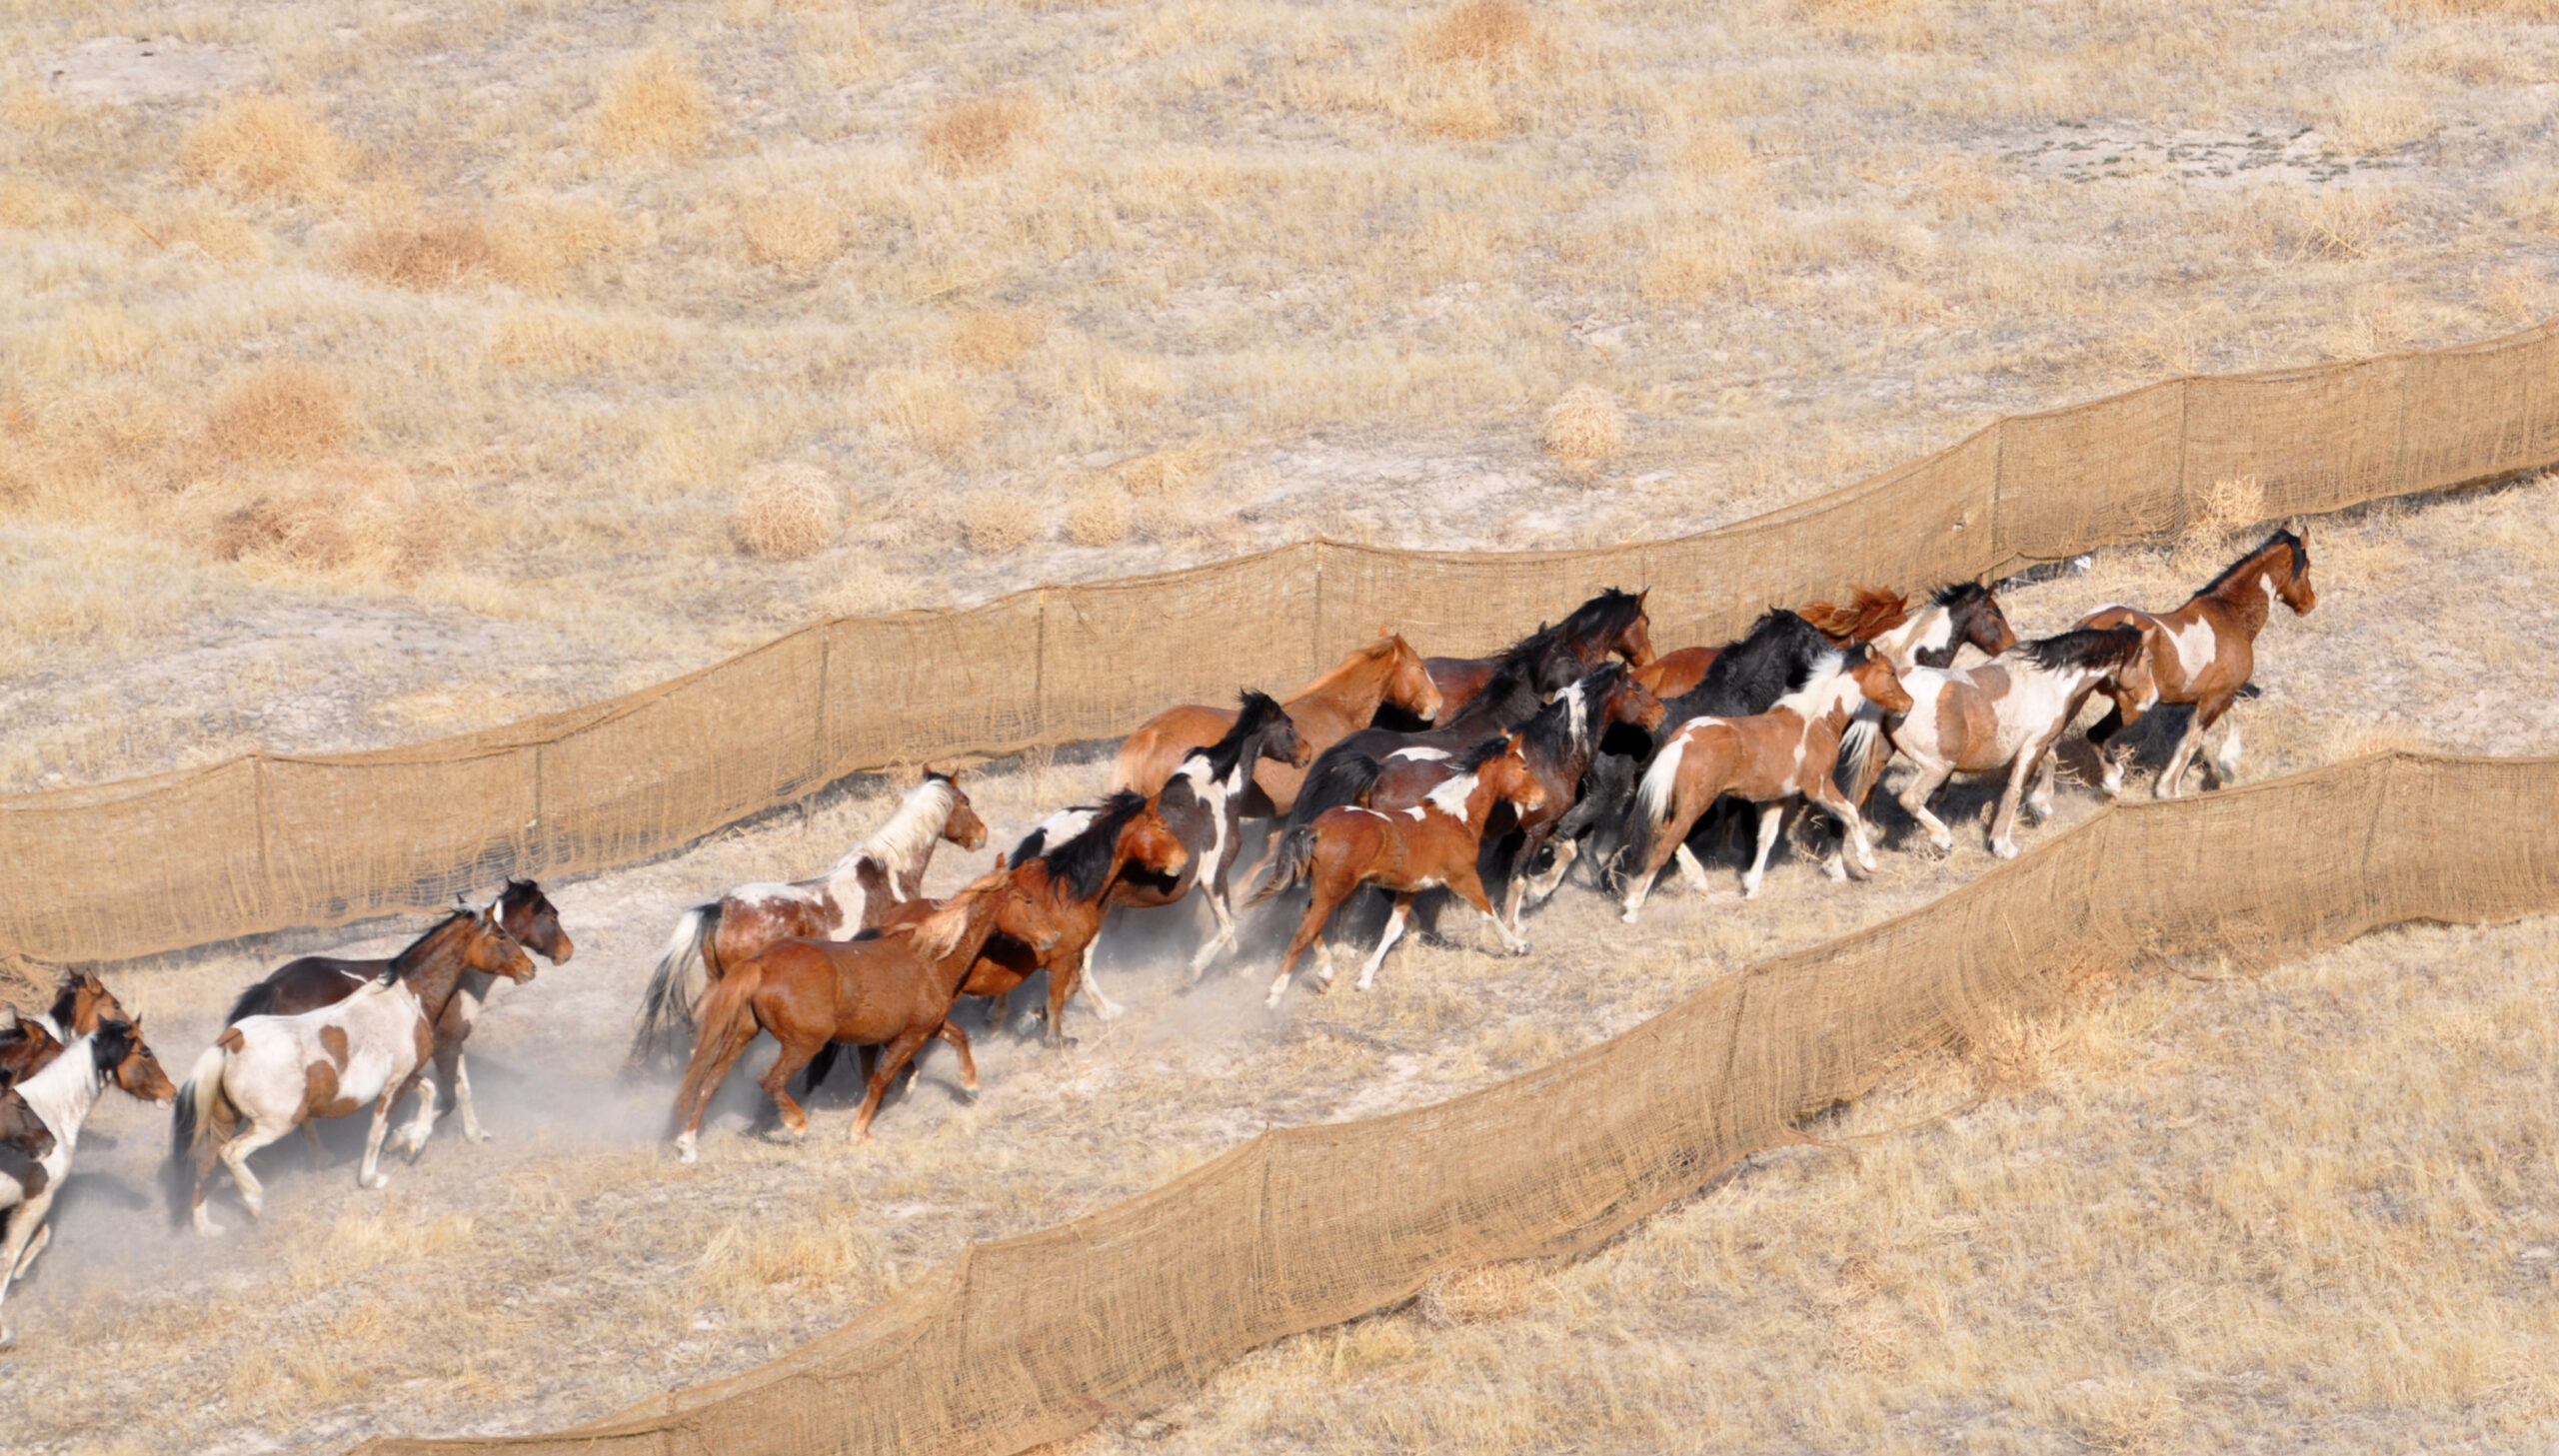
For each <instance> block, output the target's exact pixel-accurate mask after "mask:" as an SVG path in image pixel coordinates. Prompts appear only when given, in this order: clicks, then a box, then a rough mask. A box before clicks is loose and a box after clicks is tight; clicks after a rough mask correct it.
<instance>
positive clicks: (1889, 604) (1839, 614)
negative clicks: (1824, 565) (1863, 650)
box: [1796, 587, 1910, 645]
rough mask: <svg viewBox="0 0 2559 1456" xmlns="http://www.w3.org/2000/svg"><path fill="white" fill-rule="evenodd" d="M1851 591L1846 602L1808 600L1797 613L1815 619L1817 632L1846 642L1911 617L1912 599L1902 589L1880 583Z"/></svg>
mask: <svg viewBox="0 0 2559 1456" xmlns="http://www.w3.org/2000/svg"><path fill="white" fill-rule="evenodd" d="M1848 592H1849V596H1848V602H1847V605H1845V606H1839V605H1836V604H1833V603H1829V602H1807V603H1805V604H1804V605H1803V609H1802V610H1801V611H1800V612H1798V613H1797V614H1796V615H1797V616H1799V617H1801V618H1803V619H1804V620H1805V621H1806V622H1809V623H1811V624H1812V627H1813V630H1814V631H1815V632H1818V633H1820V634H1821V635H1822V636H1823V637H1826V638H1828V639H1830V640H1831V641H1832V642H1834V643H1839V644H1842V645H1845V644H1848V643H1852V642H1863V641H1865V640H1866V639H1868V638H1871V637H1873V636H1874V635H1875V634H1877V633H1881V632H1890V631H1891V630H1893V629H1894V628H1896V627H1899V626H1901V624H1903V623H1904V622H1907V621H1909V620H1910V599H1909V598H1908V597H1907V596H1904V595H1903V594H1901V593H1899V592H1887V591H1885V590H1883V589H1882V588H1880V587H1851V588H1849V589H1848Z"/></svg>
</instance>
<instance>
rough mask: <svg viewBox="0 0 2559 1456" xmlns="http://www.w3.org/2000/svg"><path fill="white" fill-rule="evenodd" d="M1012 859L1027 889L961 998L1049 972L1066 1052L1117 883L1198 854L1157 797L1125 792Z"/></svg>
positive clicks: (1000, 922) (1052, 1017) (1047, 831)
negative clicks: (1074, 1001) (1089, 958)
mask: <svg viewBox="0 0 2559 1456" xmlns="http://www.w3.org/2000/svg"><path fill="white" fill-rule="evenodd" d="M1009 862H1010V863H1011V864H1012V866H1013V867H1012V868H1011V869H1010V870H1008V871H1006V872H1007V873H1009V874H1010V875H1012V876H1013V881H1014V884H1015V886H1016V887H1017V888H1019V889H1020V890H1021V891H1022V893H1020V894H1018V895H1012V896H1008V897H1007V899H1006V901H1005V905H1004V908H1003V910H1002V911H1001V912H1000V913H999V915H998V918H997V921H996V933H995V934H994V935H993V936H991V937H990V938H989V939H988V940H987V943H986V945H985V947H984V948H983V949H981V950H980V951H979V952H978V956H977V959H976V960H975V962H974V963H972V964H971V965H970V967H969V973H968V977H967V978H966V979H965V980H963V981H962V982H961V986H960V993H961V994H962V995H969V996H985V997H989V998H994V997H999V996H1007V995H1010V994H1012V993H1013V991H1014V989H1015V988H1016V987H1018V986H1020V985H1021V984H1022V983H1023V982H1024V981H1026V980H1029V979H1030V978H1031V977H1032V976H1034V975H1037V974H1039V973H1040V972H1041V971H1043V970H1046V971H1048V972H1049V1029H1048V1034H1047V1040H1048V1044H1049V1045H1051V1046H1053V1047H1062V1046H1066V1045H1068V1044H1069V1042H1068V1039H1067V1035H1066V1032H1065V1030H1064V1029H1063V1023H1064V1021H1065V1020H1066V1012H1067V998H1068V997H1070V996H1072V995H1074V994H1075V993H1076V990H1077V988H1078V987H1080V986H1082V985H1083V984H1084V981H1085V957H1086V954H1087V953H1088V952H1089V951H1090V950H1091V949H1092V946H1093V937H1094V936H1095V935H1097V934H1099V933H1100V932H1101V930H1102V917H1103V916H1104V915H1105V914H1107V913H1109V912H1110V904H1109V897H1110V893H1111V888H1112V886H1113V884H1115V883H1116V882H1117V881H1118V880H1119V878H1120V876H1121V874H1122V872H1123V871H1126V870H1129V869H1131V868H1133V867H1134V868H1136V869H1137V870H1138V871H1139V872H1140V873H1142V874H1147V875H1152V876H1156V877H1157V878H1159V879H1161V880H1164V881H1166V882H1170V881H1171V880H1173V879H1175V878H1177V877H1178V876H1180V875H1181V874H1182V873H1183V872H1184V870H1185V868H1186V867H1187V866H1188V865H1189V864H1190V862H1191V851H1190V850H1189V849H1188V848H1186V847H1184V845H1183V842H1182V838H1181V836H1180V835H1178V834H1176V833H1175V832H1174V830H1173V827H1172V826H1171V825H1170V824H1167V823H1166V822H1165V820H1164V815H1163V813H1162V812H1161V811H1160V810H1159V807H1158V802H1157V800H1156V799H1152V798H1149V797H1147V796H1146V795H1145V794H1143V793H1129V792H1122V793H1115V794H1112V795H1111V796H1110V797H1108V798H1105V799H1104V800H1103V801H1102V802H1101V803H1099V804H1096V805H1094V806H1092V807H1090V808H1074V809H1066V810H1063V811H1061V812H1059V813H1056V814H1052V815H1050V816H1049V818H1048V819H1046V820H1044V821H1043V822H1042V823H1041V825H1040V826H1039V827H1038V828H1036V829H1033V830H1032V831H1031V833H1030V834H1029V835H1027V836H1025V837H1024V839H1023V840H1022V842H1021V843H1020V844H1017V845H1015V846H1014V851H1013V853H1012V854H1011V855H1010V856H1009ZM901 918H903V916H902V917H901Z"/></svg>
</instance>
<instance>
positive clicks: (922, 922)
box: [855, 869, 1006, 960]
mask: <svg viewBox="0 0 2559 1456" xmlns="http://www.w3.org/2000/svg"><path fill="white" fill-rule="evenodd" d="M1005 878H1006V874H1005V871H1004V870H1001V869H998V870H995V871H993V872H991V873H987V874H982V875H979V876H978V877H977V878H976V879H973V880H971V881H969V882H968V883H967V884H964V885H962V886H961V887H960V888H959V889H958V890H957V891H956V892H954V893H953V894H952V896H951V898H949V899H947V900H944V901H943V902H942V908H940V909H938V910H935V911H934V912H933V913H931V914H929V915H926V916H924V917H923V918H921V919H916V920H906V921H901V922H900V923H898V924H895V925H892V926H890V927H889V928H888V929H887V930H884V931H882V932H881V934H883V935H884V936H885V935H890V934H897V935H904V936H905V937H906V938H907V943H908V944H910V945H912V946H914V947H915V952H916V954H917V956H918V957H919V958H921V959H925V960H940V959H942V958H943V957H945V956H947V955H949V954H950V953H951V952H952V951H954V950H957V949H959V948H960V942H961V940H963V939H964V938H966V937H967V936H968V933H969V919H970V916H971V915H972V914H973V913H974V912H975V911H976V910H977V908H978V905H979V902H980V901H982V900H984V899H986V898H987V897H988V895H990V894H992V893H993V892H994V891H995V890H996V889H997V888H998V886H1000V885H1001V884H1003V882H1004V880H1005ZM864 933H865V934H868V933H870V932H869V931H865V932H864ZM855 938H857V939H859V938H861V937H860V936H856V937H855Z"/></svg>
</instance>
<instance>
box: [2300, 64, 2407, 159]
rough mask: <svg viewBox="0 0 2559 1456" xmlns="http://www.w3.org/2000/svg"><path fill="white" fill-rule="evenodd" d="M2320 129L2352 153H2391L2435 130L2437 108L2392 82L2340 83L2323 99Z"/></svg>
mask: <svg viewBox="0 0 2559 1456" xmlns="http://www.w3.org/2000/svg"><path fill="white" fill-rule="evenodd" d="M2319 115H2320V117H2321V119H2322V121H2323V122H2324V125H2323V126H2322V127H2321V128H2320V130H2322V131H2323V132H2325V133H2326V134H2327V136H2328V139H2329V140H2330V141H2332V142H2335V143H2336V144H2337V145H2338V146H2339V147H2342V148H2344V149H2345V150H2346V151H2349V152H2362V153H2373V152H2390V151H2396V150H2397V149H2399V148H2400V147H2403V146H2405V145H2407V144H2408V143H2410V142H2413V141H2415V140H2417V139H2418V138H2419V137H2422V136H2424V135H2425V134H2426V133H2428V132H2430V131H2433V130H2434V127H2435V113H2434V108H2433V107H2432V106H2431V105H2429V104H2428V103H2427V101H2426V98H2425V97H2423V96H2421V95H2419V94H2418V93H2417V92H2415V91H2413V90H2410V89H2408V88H2407V87H2405V86H2401V85H2397V84H2395V83H2392V82H2387V81H2379V80H2371V79H2357V80H2346V81H2339V82H2338V83H2337V84H2335V85H2334V86H2331V87H2330V88H2329V89H2328V91H2327V93H2326V95H2325V96H2323V97H2322V98H2320V108H2319Z"/></svg>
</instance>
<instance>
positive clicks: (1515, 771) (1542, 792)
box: [1475, 732, 1546, 813]
mask: <svg viewBox="0 0 2559 1456" xmlns="http://www.w3.org/2000/svg"><path fill="white" fill-rule="evenodd" d="M1475 773H1476V774H1477V781H1478V782H1480V783H1482V784H1483V786H1484V787H1486V788H1489V789H1491V790H1492V792H1493V795H1494V796H1495V797H1497V798H1506V799H1508V800H1510V802H1511V804H1512V805H1513V806H1515V807H1517V808H1518V809H1519V810H1520V811H1521V812H1523V813H1524V812H1526V811H1527V810H1530V809H1536V808H1543V807H1545V803H1546V787H1545V785H1544V784H1542V783H1539V782H1538V781H1537V772H1536V770H1535V769H1533V768H1531V767H1529V766H1528V754H1527V739H1526V737H1525V736H1524V735H1523V734H1520V733H1515V732H1513V733H1505V734H1503V735H1502V739H1501V751H1499V752H1497V753H1494V754H1493V755H1492V756H1491V757H1489V758H1486V759H1484V760H1483V762H1482V763H1480V764H1478V765H1476V767H1475Z"/></svg>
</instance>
